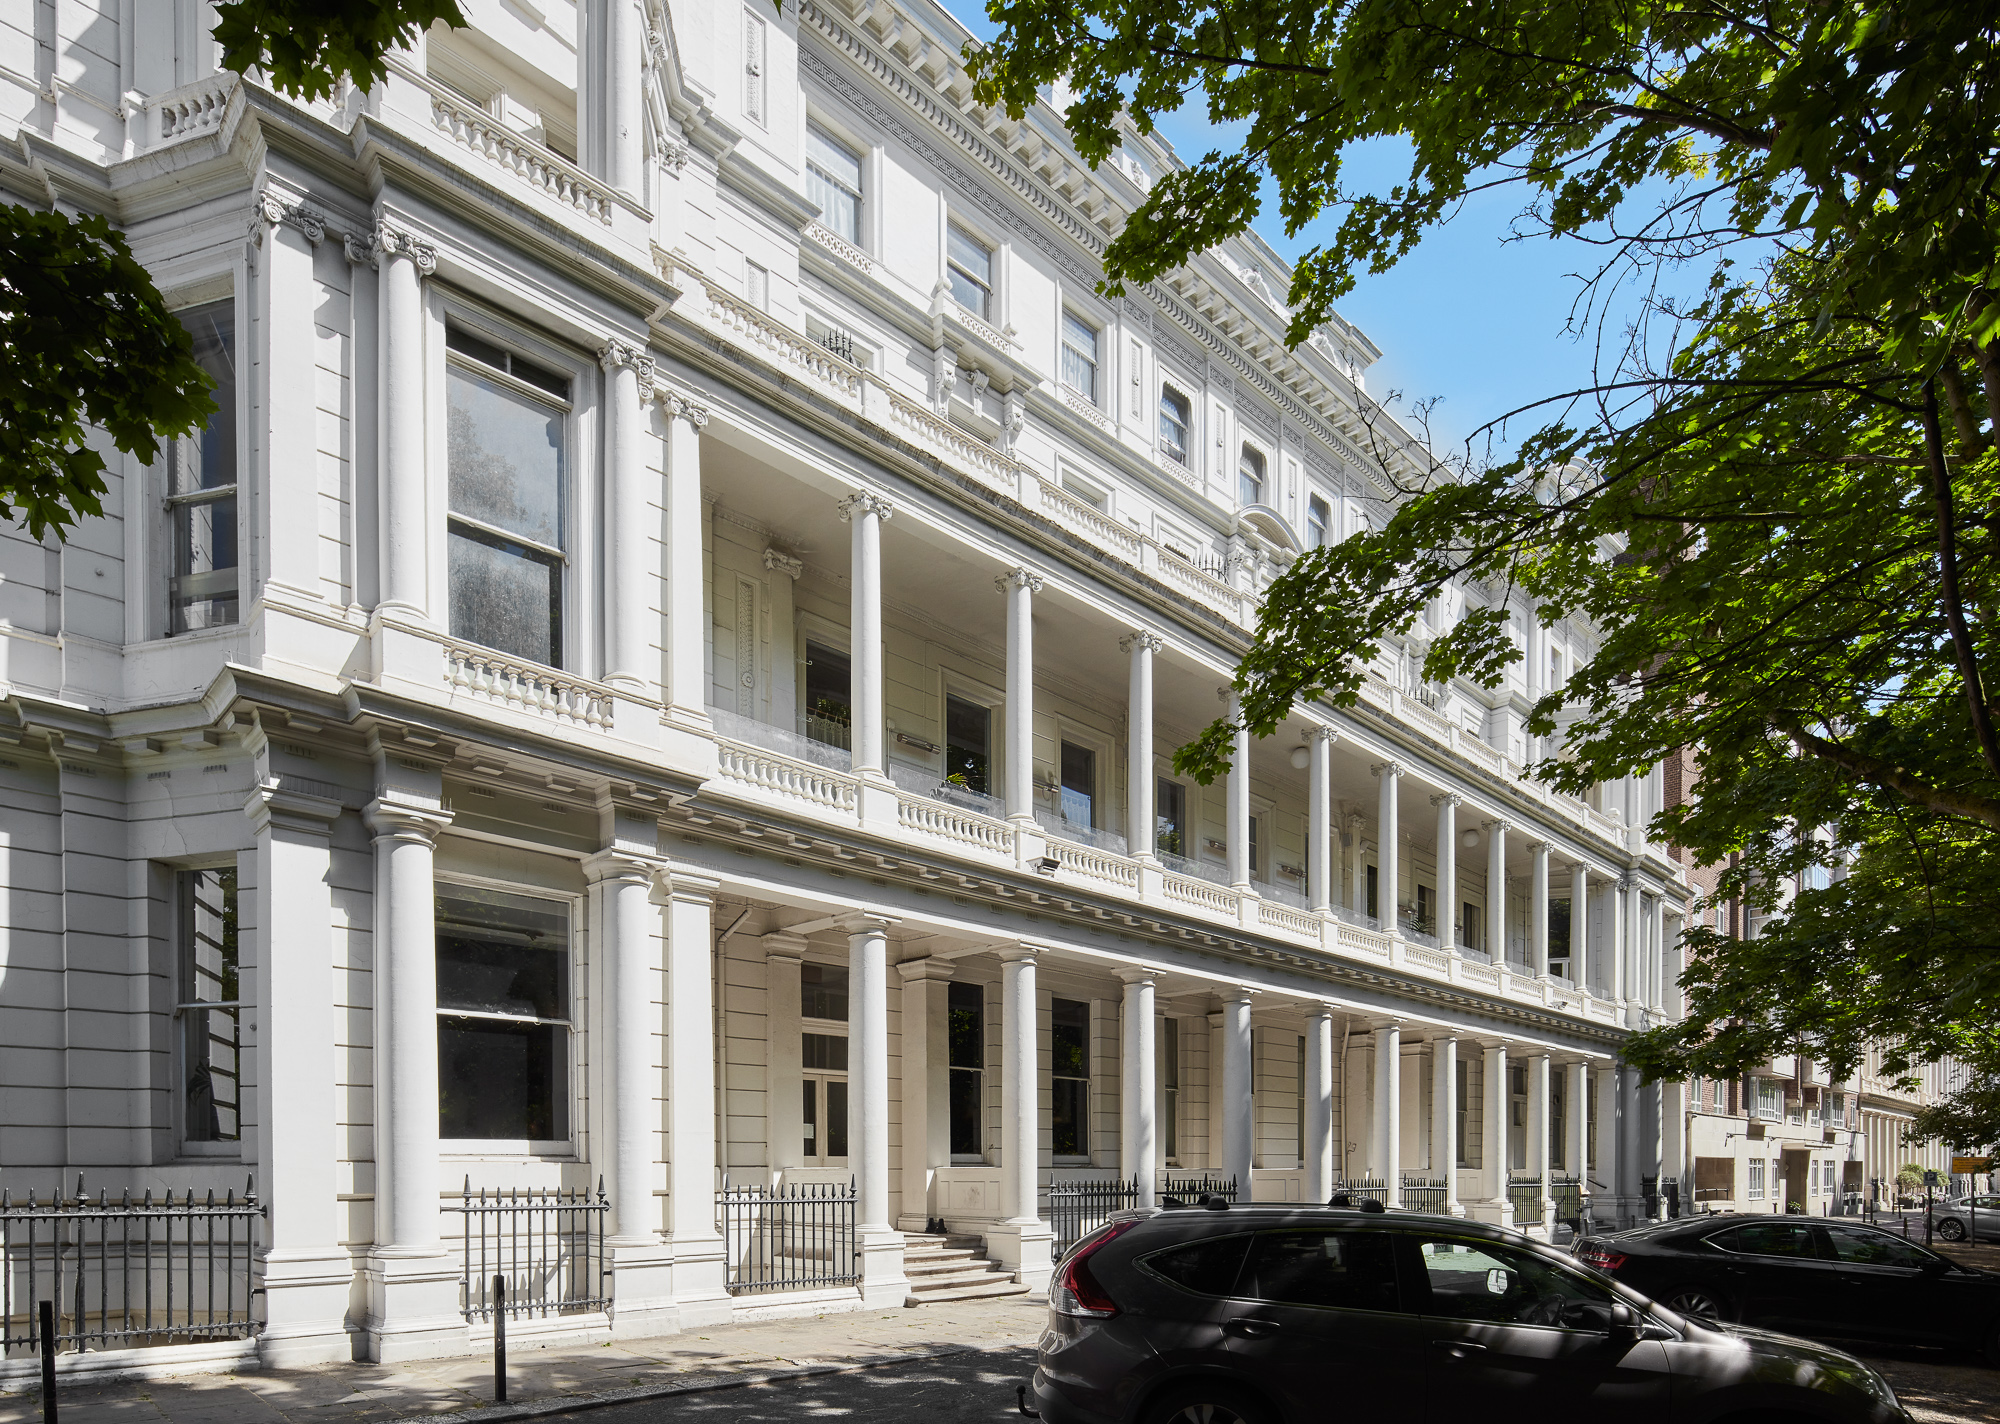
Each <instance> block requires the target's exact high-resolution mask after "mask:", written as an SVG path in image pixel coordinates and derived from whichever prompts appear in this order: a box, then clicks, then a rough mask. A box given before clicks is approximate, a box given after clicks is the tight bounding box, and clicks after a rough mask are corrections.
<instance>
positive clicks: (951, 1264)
mask: <svg viewBox="0 0 2000 1424" xmlns="http://www.w3.org/2000/svg"><path fill="white" fill-rule="evenodd" d="M903 1274H904V1276H906V1277H907V1278H908V1279H909V1282H910V1293H909V1295H908V1297H907V1298H905V1300H904V1301H903V1304H904V1305H931V1304H934V1303H937V1302H940V1301H948V1300H988V1299H992V1298H994V1297H998V1296H1006V1295H1026V1294H1027V1293H1028V1288H1027V1287H1026V1286H1024V1285H1021V1284H1019V1283H1017V1282H1016V1281H1015V1280H1014V1279H1013V1278H1012V1277H1011V1276H1010V1275H1009V1274H1008V1272H1007V1268H1006V1267H1004V1266H1001V1265H998V1264H996V1263H994V1262H992V1261H989V1260H987V1259H986V1248H985V1247H984V1246H982V1245H981V1244H980V1241H979V1238H978V1237H977V1236H933V1235H926V1234H924V1233H922V1232H905V1233H904V1235H903Z"/></svg>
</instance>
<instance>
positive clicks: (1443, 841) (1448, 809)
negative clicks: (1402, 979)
mask: <svg viewBox="0 0 2000 1424" xmlns="http://www.w3.org/2000/svg"><path fill="white" fill-rule="evenodd" d="M1431 805H1433V806H1435V807H1437V813H1438V825H1437V899H1438V903H1437V937H1438V948H1440V949H1443V950H1451V949H1454V948H1456V947H1457V945H1458V935H1457V933H1456V930H1455V926H1456V925H1457V924H1458V797H1457V796H1456V795H1455V794H1454V793H1452V792H1449V791H1445V792H1441V793H1439V794H1438V795H1436V796H1433V797H1431ZM1468 947H1469V946H1468Z"/></svg>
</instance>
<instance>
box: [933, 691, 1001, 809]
mask: <svg viewBox="0 0 2000 1424" xmlns="http://www.w3.org/2000/svg"><path fill="white" fill-rule="evenodd" d="M992 736H993V709H992V708H990V707H984V706H981V705H980V704H979V703H977V702H968V701H966V700H965V699H964V698H963V697H947V698H945V700H944V778H945V780H946V781H949V782H951V783H953V784H954V785H959V786H964V787H965V788H966V789H967V790H970V791H977V792H979V793H981V794H982V795H984V794H986V792H987V791H988V789H989V786H990V784H991V767H992V761H991V755H990V752H989V748H990V747H991V745H992Z"/></svg>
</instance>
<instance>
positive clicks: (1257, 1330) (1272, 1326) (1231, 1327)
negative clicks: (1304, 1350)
mask: <svg viewBox="0 0 2000 1424" xmlns="http://www.w3.org/2000/svg"><path fill="white" fill-rule="evenodd" d="M1222 1333H1223V1334H1225V1335H1241V1336H1242V1337H1243V1338H1244V1339H1246V1340H1261V1339H1263V1338H1264V1337H1265V1336H1266V1335H1275V1334H1277V1333H1278V1322H1277V1321H1275V1320H1261V1319H1259V1318H1258V1317H1256V1316H1254V1315H1244V1316H1238V1317H1237V1318H1236V1319H1234V1320H1228V1321H1224V1322H1223V1326H1222Z"/></svg>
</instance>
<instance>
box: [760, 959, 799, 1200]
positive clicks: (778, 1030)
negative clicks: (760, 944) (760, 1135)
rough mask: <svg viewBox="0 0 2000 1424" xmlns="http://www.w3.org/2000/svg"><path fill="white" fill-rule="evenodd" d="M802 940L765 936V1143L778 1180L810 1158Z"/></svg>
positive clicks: (772, 1170)
mask: <svg viewBox="0 0 2000 1424" xmlns="http://www.w3.org/2000/svg"><path fill="white" fill-rule="evenodd" d="M805 949H806V941H805V937H804V936H803V935H795V934H786V933H785V932H784V931H782V930H778V931H773V932H772V933H770V934H767V935H765V936H764V1024H765V1049H764V1051H765V1055H766V1057H765V1063H764V1068H765V1072H767V1073H768V1074H769V1075H770V1079H769V1084H768V1088H767V1091H766V1092H765V1094H764V1126H765V1130H764V1140H765V1142H766V1143H767V1144H769V1146H768V1148H767V1150H768V1151H769V1152H770V1154H771V1155H770V1163H771V1172H772V1175H773V1176H774V1177H775V1178H776V1179H777V1180H779V1181H783V1180H784V1174H785V1173H786V1172H787V1171H789V1170H790V1169H792V1168H795V1167H797V1166H799V1165H800V1163H801V1161H802V1160H803V1158H804V1156H805V1135H806V1127H805V1095H804V1091H803V1089H802V1088H801V1086H800V1085H801V1084H802V1083H803V1082H804V1079H805V1067H804V1063H803V1061H802V1060H803V1058H804V1044H803V1042H802V1040H801V1039H800V1037H799V1035H800V1034H801V1033H802V1032H803V1027H802V1025H801V1023H800V1018H801V1004H800V984H799V965H800V964H802V963H803V962H804V960H805Z"/></svg>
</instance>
